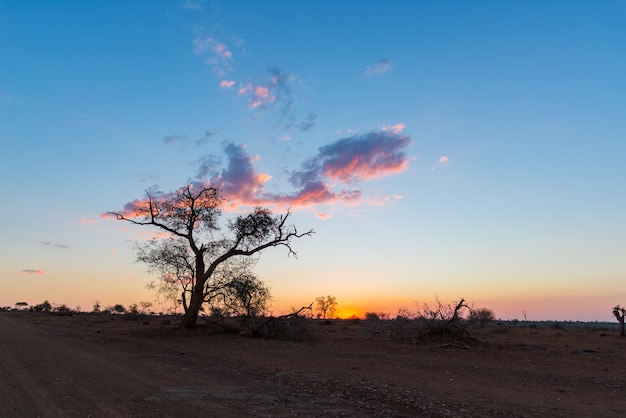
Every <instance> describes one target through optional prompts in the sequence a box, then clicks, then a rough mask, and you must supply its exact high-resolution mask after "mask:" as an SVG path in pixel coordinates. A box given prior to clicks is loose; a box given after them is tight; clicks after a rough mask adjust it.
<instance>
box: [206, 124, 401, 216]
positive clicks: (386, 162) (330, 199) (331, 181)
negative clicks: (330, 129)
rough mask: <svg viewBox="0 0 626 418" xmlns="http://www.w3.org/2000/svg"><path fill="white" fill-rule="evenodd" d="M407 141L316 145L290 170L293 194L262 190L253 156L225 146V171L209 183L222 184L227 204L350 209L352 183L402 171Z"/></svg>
mask: <svg viewBox="0 0 626 418" xmlns="http://www.w3.org/2000/svg"><path fill="white" fill-rule="evenodd" d="M410 143H411V140H410V138H409V137H408V136H405V135H400V134H399V133H397V132H389V131H374V132H369V133H366V134H362V135H355V136H351V137H347V138H342V139H339V140H337V141H335V142H333V143H331V144H329V145H326V146H323V147H320V148H319V150H318V153H317V155H316V156H314V157H313V158H310V159H309V160H307V161H305V162H304V163H303V164H302V166H301V168H300V169H299V170H294V171H292V172H291V173H290V176H289V181H290V183H291V185H292V186H293V187H294V189H295V190H294V191H293V192H291V193H282V194H275V193H268V192H266V190H265V183H266V182H267V181H269V180H270V179H271V176H270V175H268V174H264V173H257V172H256V171H255V169H254V166H253V162H254V161H256V160H257V158H251V157H250V156H249V155H248V154H247V153H246V151H245V147H242V146H236V145H235V144H233V143H227V144H225V149H224V151H225V154H226V156H227V158H228V167H227V168H226V169H224V170H223V171H222V172H221V173H220V174H219V175H218V176H214V177H213V178H211V179H210V182H211V183H212V184H215V183H219V184H220V185H222V188H223V191H224V196H225V197H226V199H227V200H229V201H230V202H231V204H233V205H248V206H254V205H281V206H291V207H306V206H314V205H318V204H332V203H343V204H351V205H354V204H359V203H361V202H362V195H363V192H362V190H361V189H360V188H358V187H355V185H356V184H358V183H361V182H364V181H371V180H375V179H379V178H382V177H384V176H388V175H392V174H397V173H400V172H402V171H404V170H406V169H407V167H408V162H409V157H408V156H407V155H406V153H405V151H404V150H405V148H406V147H407V146H408V145H409V144H410ZM206 172H207V171H206V170H203V171H202V174H206ZM199 174H200V173H199ZM204 178H206V177H204ZM338 186H339V187H338Z"/></svg>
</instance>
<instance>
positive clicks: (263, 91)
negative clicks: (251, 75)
mask: <svg viewBox="0 0 626 418" xmlns="http://www.w3.org/2000/svg"><path fill="white" fill-rule="evenodd" d="M238 93H239V94H247V95H248V96H249V104H250V107H251V108H253V109H255V108H257V107H262V106H266V105H269V104H270V103H273V102H274V100H276V96H274V95H273V94H272V93H271V92H270V88H269V87H267V86H255V85H252V84H250V83H248V84H247V85H246V86H245V87H242V88H240V89H239V91H238Z"/></svg>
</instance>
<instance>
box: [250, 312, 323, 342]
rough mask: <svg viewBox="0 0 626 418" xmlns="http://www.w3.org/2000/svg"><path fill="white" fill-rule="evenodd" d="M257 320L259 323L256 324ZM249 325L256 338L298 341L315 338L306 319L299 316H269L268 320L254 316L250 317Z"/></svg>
mask: <svg viewBox="0 0 626 418" xmlns="http://www.w3.org/2000/svg"><path fill="white" fill-rule="evenodd" d="M261 321H262V322H261ZM255 322H256V323H257V324H255ZM258 322H261V323H260V324H258ZM249 325H250V330H251V332H252V336H254V337H257V338H269V339H272V340H282V341H298V342H305V341H312V340H314V339H315V338H314V336H313V334H312V333H311V330H310V328H309V323H308V321H307V319H306V318H303V317H301V316H290V317H286V318H270V319H269V320H268V319H267V318H260V317H255V318H251V321H250V324H249Z"/></svg>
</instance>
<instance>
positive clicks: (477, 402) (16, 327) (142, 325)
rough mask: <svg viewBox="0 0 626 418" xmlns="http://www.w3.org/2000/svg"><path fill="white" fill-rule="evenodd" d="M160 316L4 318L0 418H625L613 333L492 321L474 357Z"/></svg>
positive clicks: (347, 324)
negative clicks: (236, 330)
mask: <svg viewBox="0 0 626 418" xmlns="http://www.w3.org/2000/svg"><path fill="white" fill-rule="evenodd" d="M163 322H164V320H163V318H161V317H152V318H150V319H148V320H146V321H144V320H139V321H129V320H124V319H123V317H121V316H108V315H91V314H80V315H74V316H68V317H62V316H54V315H48V314H35V313H29V312H0V417H238V416H241V417H376V416H381V417H416V416H424V417H431V416H432V417H441V416H445V417H488V416H498V417H502V416H511V417H521V416H526V417H620V416H626V339H620V338H618V337H617V332H616V331H614V330H608V331H607V330H593V329H567V330H563V329H533V328H510V327H507V326H490V327H486V328H484V329H477V330H474V331H472V337H473V340H472V341H471V342H470V347H471V348H469V349H467V348H461V346H455V345H449V344H445V342H444V343H442V342H441V341H438V342H435V341H429V342H423V341H422V342H419V343H411V342H398V341H389V340H386V339H381V338H371V337H372V333H371V330H372V328H371V327H370V325H368V324H367V323H366V322H365V321H361V322H352V321H333V322H332V325H325V324H324V322H323V321H313V320H311V321H310V325H309V326H310V329H311V330H312V332H313V334H314V335H316V339H315V340H314V341H312V342H304V343H303V342H285V341H275V340H258V339H252V338H247V337H242V336H237V335H227V334H218V335H208V334H207V333H206V332H204V331H203V330H202V329H199V330H198V331H193V332H184V333H183V332H179V331H177V330H175V328H174V326H173V325H172V324H164V323H163Z"/></svg>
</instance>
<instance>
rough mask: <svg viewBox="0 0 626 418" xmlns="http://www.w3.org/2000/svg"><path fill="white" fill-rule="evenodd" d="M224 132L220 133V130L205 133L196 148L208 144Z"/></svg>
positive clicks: (210, 130) (197, 142) (209, 130)
mask: <svg viewBox="0 0 626 418" xmlns="http://www.w3.org/2000/svg"><path fill="white" fill-rule="evenodd" d="M221 133H222V131H220V130H219V129H208V130H207V131H206V132H205V133H204V136H203V137H202V138H200V139H198V140H197V141H196V146H200V145H202V144H205V143H207V142H208V141H209V140H210V139H211V138H213V137H215V136H217V135H219V134H221Z"/></svg>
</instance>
